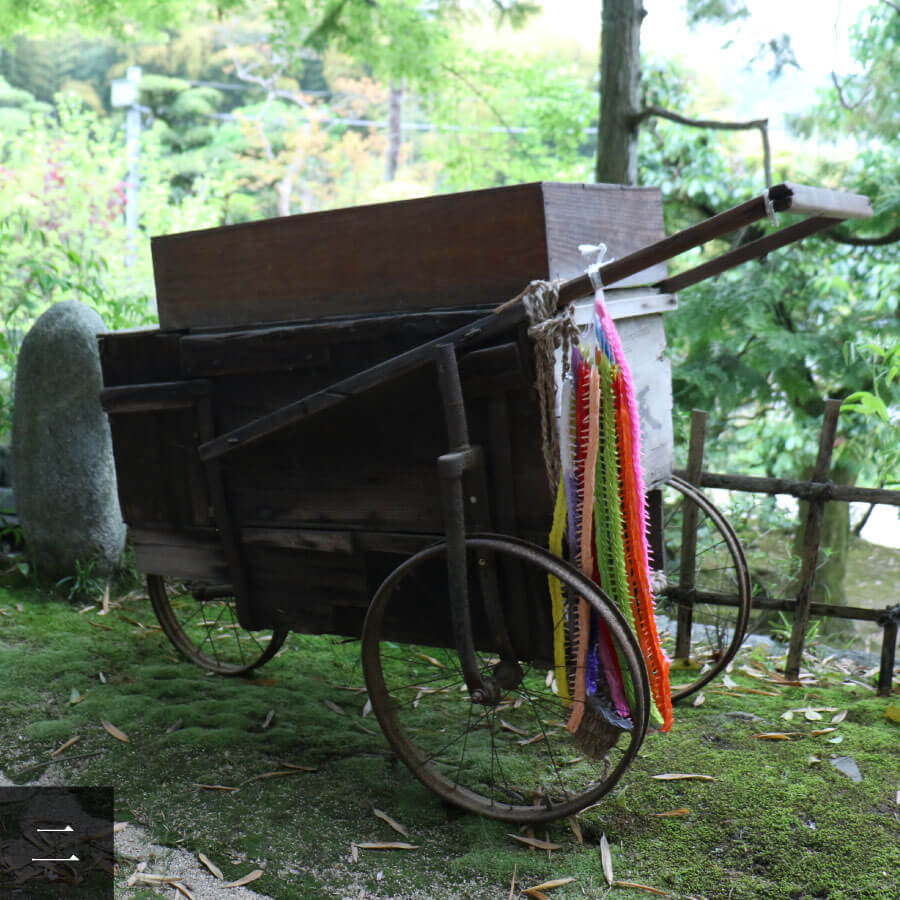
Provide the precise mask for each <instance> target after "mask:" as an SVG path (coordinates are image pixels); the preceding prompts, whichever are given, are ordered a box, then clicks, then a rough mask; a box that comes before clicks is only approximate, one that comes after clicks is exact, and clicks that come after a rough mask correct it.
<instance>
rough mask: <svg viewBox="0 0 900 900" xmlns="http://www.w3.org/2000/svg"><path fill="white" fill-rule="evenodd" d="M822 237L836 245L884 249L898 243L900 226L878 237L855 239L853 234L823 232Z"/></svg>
mask: <svg viewBox="0 0 900 900" xmlns="http://www.w3.org/2000/svg"><path fill="white" fill-rule="evenodd" d="M822 237H824V238H828V240H829V241H835V242H836V243H838V244H850V245H851V246H852V247H884V246H886V245H887V244H896V243H897V241H900V225H898V226H897V227H896V228H893V229H891V230H890V231H889V232H888V233H887V234H882V235H880V236H879V237H871V238H868V237H857V236H856V235H854V234H846V233H843V232H840V231H823V232H822Z"/></svg>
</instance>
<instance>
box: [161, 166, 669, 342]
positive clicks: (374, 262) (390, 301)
mask: <svg viewBox="0 0 900 900" xmlns="http://www.w3.org/2000/svg"><path fill="white" fill-rule="evenodd" d="M598 230H599V231H602V232H603V233H602V235H598ZM660 236H662V214H661V205H660V201H659V193H658V191H657V190H656V189H650V188H635V189H628V188H622V187H619V186H601V185H591V186H582V185H565V184H541V183H534V184H524V185H514V186H511V187H503V188H493V189H490V190H483V191H470V192H465V193H460V194H449V195H444V196H438V197H424V198H420V199H417V200H406V201H401V202H396V203H385V204H376V205H373V206H362V207H355V208H351V209H341V210H332V211H328V212H319V213H311V214H307V215H302V216H288V217H283V218H279V219H270V220H265V221H262V222H251V223H245V224H240V225H229V226H225V227H224V228H217V229H209V230H206V231H195V232H190V233H186V234H178V235H164V236H161V237H156V238H154V239H153V242H152V250H153V262H154V274H155V279H156V292H157V305H158V309H159V317H160V324H161V326H162V327H163V328H164V329H180V328H195V327H198V326H225V327H239V326H241V325H246V324H249V323H260V322H275V321H288V320H292V319H299V318H306V317H314V316H328V315H336V314H361V313H377V312H384V311H389V310H390V311H394V312H399V311H402V310H411V309H427V308H431V309H436V308H441V307H453V306H459V305H465V306H471V305H489V306H494V305H496V304H498V303H502V302H503V301H504V300H506V299H508V298H509V297H511V296H512V295H514V294H516V293H518V292H519V291H520V290H521V289H522V288H523V287H524V286H525V285H526V284H527V283H528V282H529V281H531V280H532V279H534V278H548V277H550V276H551V268H552V269H553V271H556V272H564V273H566V274H567V275H575V274H577V273H578V272H581V271H583V270H584V261H583V260H581V259H580V258H578V253H577V245H578V244H580V243H585V242H589V243H590V242H595V241H597V240H603V241H605V242H606V243H607V244H608V245H609V246H610V248H611V249H612V250H614V251H615V252H617V253H618V254H620V255H625V254H628V253H630V252H632V251H635V250H637V249H639V248H640V247H641V246H643V245H644V243H647V242H652V241H653V240H654V239H656V238H657V237H660ZM573 254H574V255H573ZM551 256H552V260H553V262H552V266H551ZM660 272H661V274H660ZM664 275H665V273H664V271H662V270H660V271H659V272H657V273H656V275H655V277H656V279H657V280H658V278H659V277H664Z"/></svg>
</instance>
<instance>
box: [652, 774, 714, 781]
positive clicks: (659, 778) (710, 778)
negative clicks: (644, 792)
mask: <svg viewBox="0 0 900 900" xmlns="http://www.w3.org/2000/svg"><path fill="white" fill-rule="evenodd" d="M650 777H651V778H655V779H656V780H657V781H689V780H691V779H693V780H695V781H715V779H714V778H713V776H712V775H696V774H684V775H682V774H677V773H667V774H665V775H651V776H650Z"/></svg>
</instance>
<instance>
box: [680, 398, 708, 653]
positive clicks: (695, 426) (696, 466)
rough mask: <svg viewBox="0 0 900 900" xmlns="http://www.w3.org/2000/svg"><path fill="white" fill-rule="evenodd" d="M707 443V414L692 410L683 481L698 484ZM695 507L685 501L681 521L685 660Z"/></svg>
mask: <svg viewBox="0 0 900 900" xmlns="http://www.w3.org/2000/svg"><path fill="white" fill-rule="evenodd" d="M705 443H706V413H705V412H704V411H703V410H702V409H692V410H691V438H690V443H689V444H688V459H687V473H686V477H685V481H689V482H690V483H691V484H693V485H699V484H700V476H701V475H702V474H703V449H704V444H705ZM699 517H700V510H699V509H698V507H697V506H696V505H695V504H693V503H691V502H690V501H689V500H685V505H684V518H683V519H682V520H681V575H680V578H679V581H678V587H679V588H680V590H681V591H682V592H685V593H682V594H681V596H682V597H684V596H690V597H691V599H690V601H689V602H687V603H679V604H678V623H677V630H676V632H675V658H676V659H688V658H689V657H690V655H691V629H692V628H693V624H694V602H693V596H692V595H690V594H687V593H686V592H690V591H693V590H694V588H695V587H696V584H695V582H696V580H697V521H698V519H699Z"/></svg>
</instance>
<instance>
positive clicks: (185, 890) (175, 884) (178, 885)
mask: <svg viewBox="0 0 900 900" xmlns="http://www.w3.org/2000/svg"><path fill="white" fill-rule="evenodd" d="M172 887H173V888H175V890H176V891H178V893H179V894H181V895H182V896H183V897H187V900H196V897H194V895H193V894H192V893H191V892H190V890H188V888H187V887H186V886H185V885H183V884H182V883H181V882H180V881H173V882H172Z"/></svg>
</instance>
